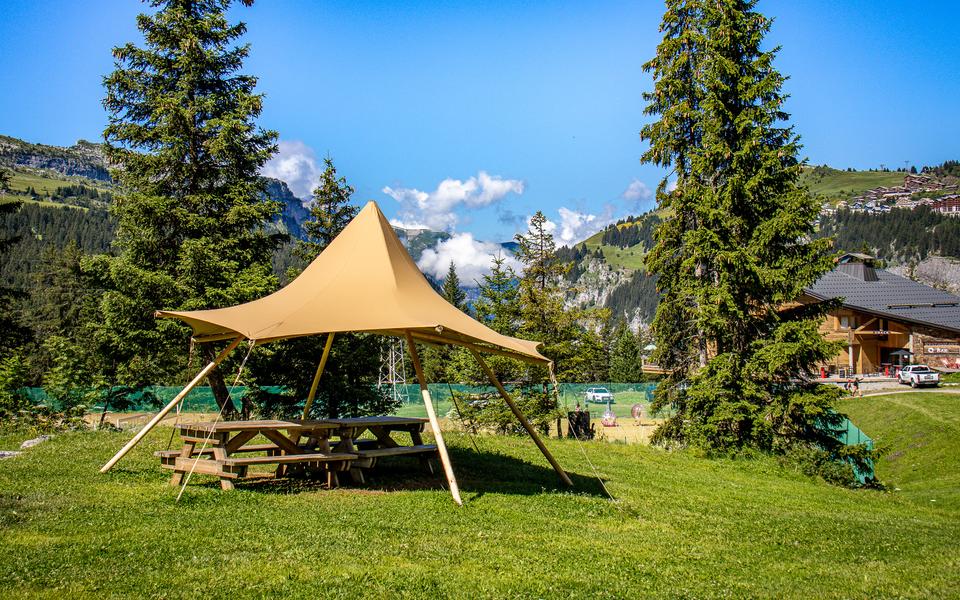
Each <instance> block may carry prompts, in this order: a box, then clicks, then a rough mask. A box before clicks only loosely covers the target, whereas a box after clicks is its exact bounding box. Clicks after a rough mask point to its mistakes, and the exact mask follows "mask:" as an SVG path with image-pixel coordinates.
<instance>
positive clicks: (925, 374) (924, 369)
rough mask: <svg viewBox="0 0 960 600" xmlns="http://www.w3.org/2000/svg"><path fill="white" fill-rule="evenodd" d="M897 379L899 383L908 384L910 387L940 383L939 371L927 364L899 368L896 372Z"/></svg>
mask: <svg viewBox="0 0 960 600" xmlns="http://www.w3.org/2000/svg"><path fill="white" fill-rule="evenodd" d="M897 381H899V382H900V383H901V384H907V383H909V384H910V387H919V386H921V385H932V386H934V387H936V386H938V385H940V373H937V372H936V371H934V370H933V369H931V368H930V367H928V366H927V365H910V366H907V367H904V368H902V369H900V372H899V373H897Z"/></svg>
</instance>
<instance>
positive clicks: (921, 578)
mask: <svg viewBox="0 0 960 600" xmlns="http://www.w3.org/2000/svg"><path fill="white" fill-rule="evenodd" d="M169 434H170V430H169V429H161V430H158V431H157V432H155V433H153V434H151V435H150V436H148V437H147V438H146V441H145V442H144V444H142V445H141V446H140V447H138V448H137V449H136V450H134V452H133V453H132V454H131V455H130V456H129V457H128V458H127V459H125V460H124V461H122V462H121V463H120V464H119V465H118V467H117V468H115V469H114V470H113V471H111V472H110V473H109V474H107V475H100V474H99V473H98V472H97V469H98V467H99V466H100V465H102V464H103V463H104V462H105V461H106V460H107V459H108V458H109V457H110V456H111V455H112V454H113V453H114V452H115V451H116V450H117V449H118V448H119V447H120V446H121V445H122V444H123V443H124V442H125V441H126V440H127V439H129V437H130V433H107V432H104V433H75V434H66V435H61V436H58V437H56V438H55V439H53V440H52V441H50V442H47V443H45V444H42V445H40V446H38V447H36V448H34V449H32V450H30V451H29V452H27V453H24V454H23V455H21V456H19V457H17V458H13V459H7V460H4V461H0V552H2V556H3V560H0V596H3V597H7V598H54V597H55V598H61V597H65V596H70V597H74V598H84V597H108V598H109V597H113V598H120V597H124V598H126V597H132V596H133V597H145V596H151V597H191V598H197V597H203V598H216V597H236V596H243V597H281V596H282V597H291V598H299V597H317V596H320V597H325V598H348V597H349V598H355V597H373V598H380V597H387V598H391V597H411V598H412V597H417V598H422V597H430V598H433V597H464V598H467V597H469V598H473V597H497V598H502V597H558V598H559V597H562V598H567V597H571V596H572V597H587V596H592V597H640V596H642V597H648V596H659V597H678V596H686V597H697V598H708V597H721V596H722V597H751V596H753V597H757V596H760V597H823V598H828V597H830V598H832V597H844V598H858V597H859V598H874V597H893V596H896V597H945V596H951V595H956V594H957V583H956V582H957V573H958V569H960V561H958V559H957V554H956V541H957V540H958V539H960V512H958V511H957V510H956V508H953V507H951V506H952V505H950V504H949V503H947V502H940V503H919V502H916V501H915V500H914V499H912V498H910V497H908V496H907V495H906V494H901V493H885V492H879V491H852V490H846V489H841V488H837V487H832V486H829V485H826V484H824V483H821V482H818V481H814V480H810V479H807V478H805V477H803V476H801V475H799V474H797V473H795V472H792V471H790V470H787V469H785V468H784V467H781V466H780V465H779V464H778V463H777V462H776V461H775V460H773V459H767V458H761V459H755V460H740V461H730V460H708V459H704V458H700V457H697V456H696V455H694V454H693V453H688V452H675V453H668V452H664V451H662V450H657V449H653V448H649V447H645V446H639V445H630V446H628V445H616V444H606V443H587V444H585V445H584V447H583V450H584V451H585V452H586V454H587V455H588V456H589V458H590V460H591V461H592V462H593V464H595V465H596V468H597V470H598V471H599V473H600V474H601V476H602V477H603V478H604V479H605V480H606V485H607V487H608V488H609V489H610V491H611V492H612V494H613V495H614V496H616V497H617V498H618V501H617V502H616V503H612V502H610V501H609V500H608V499H607V498H606V497H605V496H604V495H603V493H602V490H601V489H600V487H599V485H598V484H597V482H596V480H595V479H594V478H593V475H592V471H591V469H590V467H589V466H588V465H587V463H586V462H585V460H584V457H583V454H582V452H581V449H580V446H578V445H577V443H576V442H572V441H559V440H549V441H548V442H547V443H548V445H549V447H550V449H551V450H552V451H553V452H554V453H555V454H556V456H557V458H558V460H559V461H560V462H561V463H562V464H563V465H565V466H566V468H567V469H568V470H569V471H570V472H571V474H572V476H573V478H574V480H575V482H576V488H575V489H574V490H572V491H566V490H561V489H558V488H557V487H556V486H557V479H556V477H555V474H554V473H553V472H552V471H551V470H550V469H549V468H547V467H546V466H545V461H544V460H543V458H542V457H541V456H540V455H539V454H538V453H537V450H536V448H535V447H534V445H533V444H532V443H531V442H530V441H529V440H528V439H525V438H519V437H518V438H496V437H490V436H481V437H480V438H479V440H478V444H479V446H480V452H479V453H478V452H476V451H475V450H474V449H473V448H472V446H471V445H470V443H469V441H468V440H467V439H465V438H463V437H461V436H458V435H456V434H454V433H451V434H449V435H448V443H449V444H450V446H451V453H452V457H453V462H454V465H455V469H456V472H457V475H458V478H459V481H460V484H461V487H462V488H463V490H464V497H465V500H466V505H465V506H464V507H462V508H457V507H455V506H454V505H453V503H452V502H451V501H450V498H449V496H448V494H447V493H446V492H445V491H444V490H443V489H442V487H441V485H440V482H441V479H442V478H441V477H438V476H429V475H426V474H424V473H423V472H422V471H420V469H419V467H418V466H417V464H416V462H415V461H409V462H404V461H403V460H398V461H397V462H395V463H394V465H396V467H395V468H394V469H393V470H380V471H379V472H378V473H376V474H375V475H374V476H373V477H371V478H370V481H369V483H368V485H367V486H364V487H343V488H340V489H337V490H333V491H330V490H324V489H320V488H319V487H317V486H316V485H314V484H309V483H305V482H290V481H278V482H273V483H263V484H247V485H240V486H239V487H238V489H237V490H236V491H234V492H222V491H221V490H220V489H219V487H218V486H217V485H216V483H215V481H213V480H211V479H210V478H208V477H204V476H195V477H194V480H193V482H191V484H190V486H189V487H188V488H187V491H186V493H185V494H184V497H183V499H182V500H181V501H180V502H179V503H178V502H176V499H175V498H176V492H177V490H176V489H174V488H171V487H169V486H168V485H167V484H166V481H167V472H165V471H162V470H161V469H160V468H159V466H158V464H157V460H156V459H155V458H153V457H152V456H151V453H152V451H154V450H157V449H161V448H163V447H165V446H166V443H167V439H168V436H169ZM943 468H945V467H943V466H941V467H940V469H943ZM917 485H918V486H920V485H921V482H920V481H919V480H918V481H917Z"/></svg>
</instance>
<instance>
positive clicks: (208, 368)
mask: <svg viewBox="0 0 960 600" xmlns="http://www.w3.org/2000/svg"><path fill="white" fill-rule="evenodd" d="M242 341H243V336H237V337H236V338H235V339H234V340H233V342H231V343H230V345H229V346H227V347H226V348H224V349H223V352H221V353H220V354H219V355H218V356H217V357H216V358H215V359H213V360H212V361H210V363H208V364H207V366H205V367H204V368H203V370H202V371H200V372H199V373H197V376H196V377H194V378H193V381H191V382H190V383H188V384H187V387H185V388H183V389H182V390H181V391H180V393H179V394H177V396H176V397H175V398H174V399H173V400H171V401H170V402H169V403H168V404H167V405H166V406H164V407H163V408H162V409H161V410H160V412H158V413H157V414H156V416H155V417H153V418H152V419H150V422H149V423H147V424H146V425H144V426H143V429H141V430H140V431H139V433H137V435H135V436H134V437H133V439H132V440H130V441H129V442H127V445H126V446H124V447H123V448H121V449H120V451H119V452H117V454H116V455H115V456H114V457H113V458H111V459H110V461H109V462H108V463H107V464H105V465H103V467H102V468H101V469H100V472H101V473H106V472H107V471H109V470H110V469H112V468H113V465H115V464H117V462H118V461H119V460H120V459H121V458H123V457H124V455H125V454H126V453H127V452H129V451H130V450H131V449H132V448H133V447H134V446H136V445H137V444H139V443H140V440H142V439H143V437H144V436H145V435H147V434H148V433H150V430H151V429H153V428H154V427H155V426H156V424H157V423H159V422H160V421H162V420H163V417H165V416H166V415H167V413H168V412H170V411H171V410H173V407H174V406H176V405H177V404H178V403H179V402H180V401H181V400H183V398H184V397H185V396H186V395H187V394H189V393H190V390H192V389H193V388H194V387H196V385H197V384H198V383H200V382H201V381H203V378H204V377H206V376H207V375H209V374H210V371H212V370H213V369H214V368H215V367H216V366H217V365H219V364H220V363H221V362H223V359H225V358H226V357H227V355H229V354H230V353H231V352H233V350H234V349H235V348H236V347H237V346H239V345H240V342H242Z"/></svg>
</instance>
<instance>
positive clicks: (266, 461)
mask: <svg viewBox="0 0 960 600" xmlns="http://www.w3.org/2000/svg"><path fill="white" fill-rule="evenodd" d="M356 458H357V455H356V454H346V453H337V454H323V453H321V452H318V453H314V454H285V455H283V456H250V457H246V458H233V457H230V458H225V459H223V461H222V462H223V464H224V465H226V466H234V467H236V466H248V465H279V464H291V463H304V462H338V461H349V460H356Z"/></svg>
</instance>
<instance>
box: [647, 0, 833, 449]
mask: <svg viewBox="0 0 960 600" xmlns="http://www.w3.org/2000/svg"><path fill="white" fill-rule="evenodd" d="M754 6H755V1H754V0H723V1H721V2H708V1H706V0H670V1H669V2H668V6H667V12H666V14H665V16H664V20H663V25H662V26H661V30H662V31H663V33H664V40H663V42H662V43H661V44H660V46H658V49H657V55H656V57H655V58H654V59H653V60H651V61H650V62H648V63H647V64H646V65H645V66H644V68H645V69H646V70H648V71H652V72H653V76H654V90H653V92H651V93H650V94H648V95H647V96H646V99H647V101H648V105H647V109H646V112H647V113H648V114H651V115H655V116H657V117H658V120H657V121H656V122H654V123H653V124H651V125H648V126H647V127H645V128H644V129H643V132H642V137H643V139H644V140H646V141H648V142H649V143H650V149H649V150H648V151H647V152H646V154H645V155H644V157H643V160H644V162H651V163H654V164H658V165H661V166H665V167H668V168H670V169H672V172H673V175H674V177H675V178H676V189H675V190H673V191H668V190H667V185H666V182H667V179H666V178H665V179H664V182H663V183H662V184H661V185H660V187H659V189H658V201H659V204H660V206H661V208H668V209H670V212H669V213H668V214H670V216H669V217H667V218H666V219H665V220H664V222H663V224H662V225H661V226H660V227H659V228H658V231H657V235H656V239H657V244H656V246H655V248H654V249H653V251H652V252H651V253H650V255H649V256H648V259H647V260H648V263H647V264H648V268H649V270H650V271H651V272H652V273H655V274H657V275H658V276H659V279H658V285H659V287H660V291H661V293H662V294H663V298H662V300H661V303H660V305H659V307H658V309H657V315H656V318H655V321H654V324H653V330H654V334H655V337H656V345H657V351H656V355H655V356H654V360H655V361H656V362H658V363H659V364H660V365H661V366H664V367H666V368H667V369H668V370H669V372H670V375H669V377H668V378H667V380H666V381H665V382H664V383H663V384H662V385H661V386H659V387H658V389H657V398H656V405H657V406H658V407H661V406H664V405H667V404H670V405H672V406H673V408H674V409H675V410H676V412H675V415H674V416H673V417H671V418H670V419H669V420H668V421H667V422H666V423H665V424H664V425H663V426H662V427H661V428H659V429H658V431H657V435H656V439H657V440H658V441H660V442H663V443H671V442H680V443H689V444H694V445H699V446H704V447H707V448H715V449H732V448H738V447H743V446H751V447H758V448H762V449H784V448H786V447H790V446H792V445H794V444H804V445H808V447H810V448H825V449H836V447H837V442H836V441H835V440H834V439H833V436H831V435H830V432H829V429H830V427H831V426H833V425H836V424H837V423H838V422H839V417H838V416H837V415H836V414H835V413H832V412H831V411H830V404H831V401H832V400H833V399H834V398H835V397H836V392H835V390H832V389H829V388H826V387H823V386H818V385H817V384H815V383H813V382H812V381H811V378H810V374H811V371H812V369H813V367H814V365H815V364H816V363H817V362H819V361H822V360H826V359H828V358H830V357H832V356H834V355H835V352H836V347H835V345H833V344H829V343H827V342H826V341H825V340H824V339H823V337H822V336H821V335H820V334H819V332H818V325H819V319H820V318H821V316H822V314H823V311H824V310H825V307H823V306H819V307H817V306H814V307H796V308H793V309H792V310H783V309H784V307H785V306H787V305H788V303H791V302H793V301H795V300H796V299H797V298H799V297H800V295H801V293H802V291H803V288H804V286H807V285H810V284H811V283H813V282H814V281H815V280H816V279H817V278H818V277H819V276H820V275H822V274H823V273H825V272H826V271H828V270H829V269H830V268H831V266H832V258H831V256H830V254H829V253H828V250H829V248H830V242H829V240H823V239H821V240H813V241H811V235H812V233H813V222H814V219H815V218H816V216H817V213H818V211H819V207H818V206H817V202H816V201H815V200H814V199H812V198H811V197H810V196H808V194H807V193H806V191H805V190H804V189H802V188H801V187H800V185H799V176H800V169H801V162H800V161H799V160H798V158H797V156H798V152H799V143H798V139H797V136H796V135H795V134H794V132H793V130H792V127H789V126H787V125H786V121H787V119H788V115H787V114H786V113H785V112H783V102H784V99H785V96H784V95H783V93H782V91H781V88H782V85H783V82H784V77H783V76H782V75H780V74H779V73H778V72H777V71H776V69H775V68H774V67H773V60H774V57H775V55H776V52H777V49H773V50H764V49H763V48H762V42H763V38H764V36H765V34H766V33H767V32H768V31H769V28H770V20H769V19H767V18H765V17H763V16H762V15H760V14H759V13H757V12H755V11H754V10H753V9H754Z"/></svg>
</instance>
